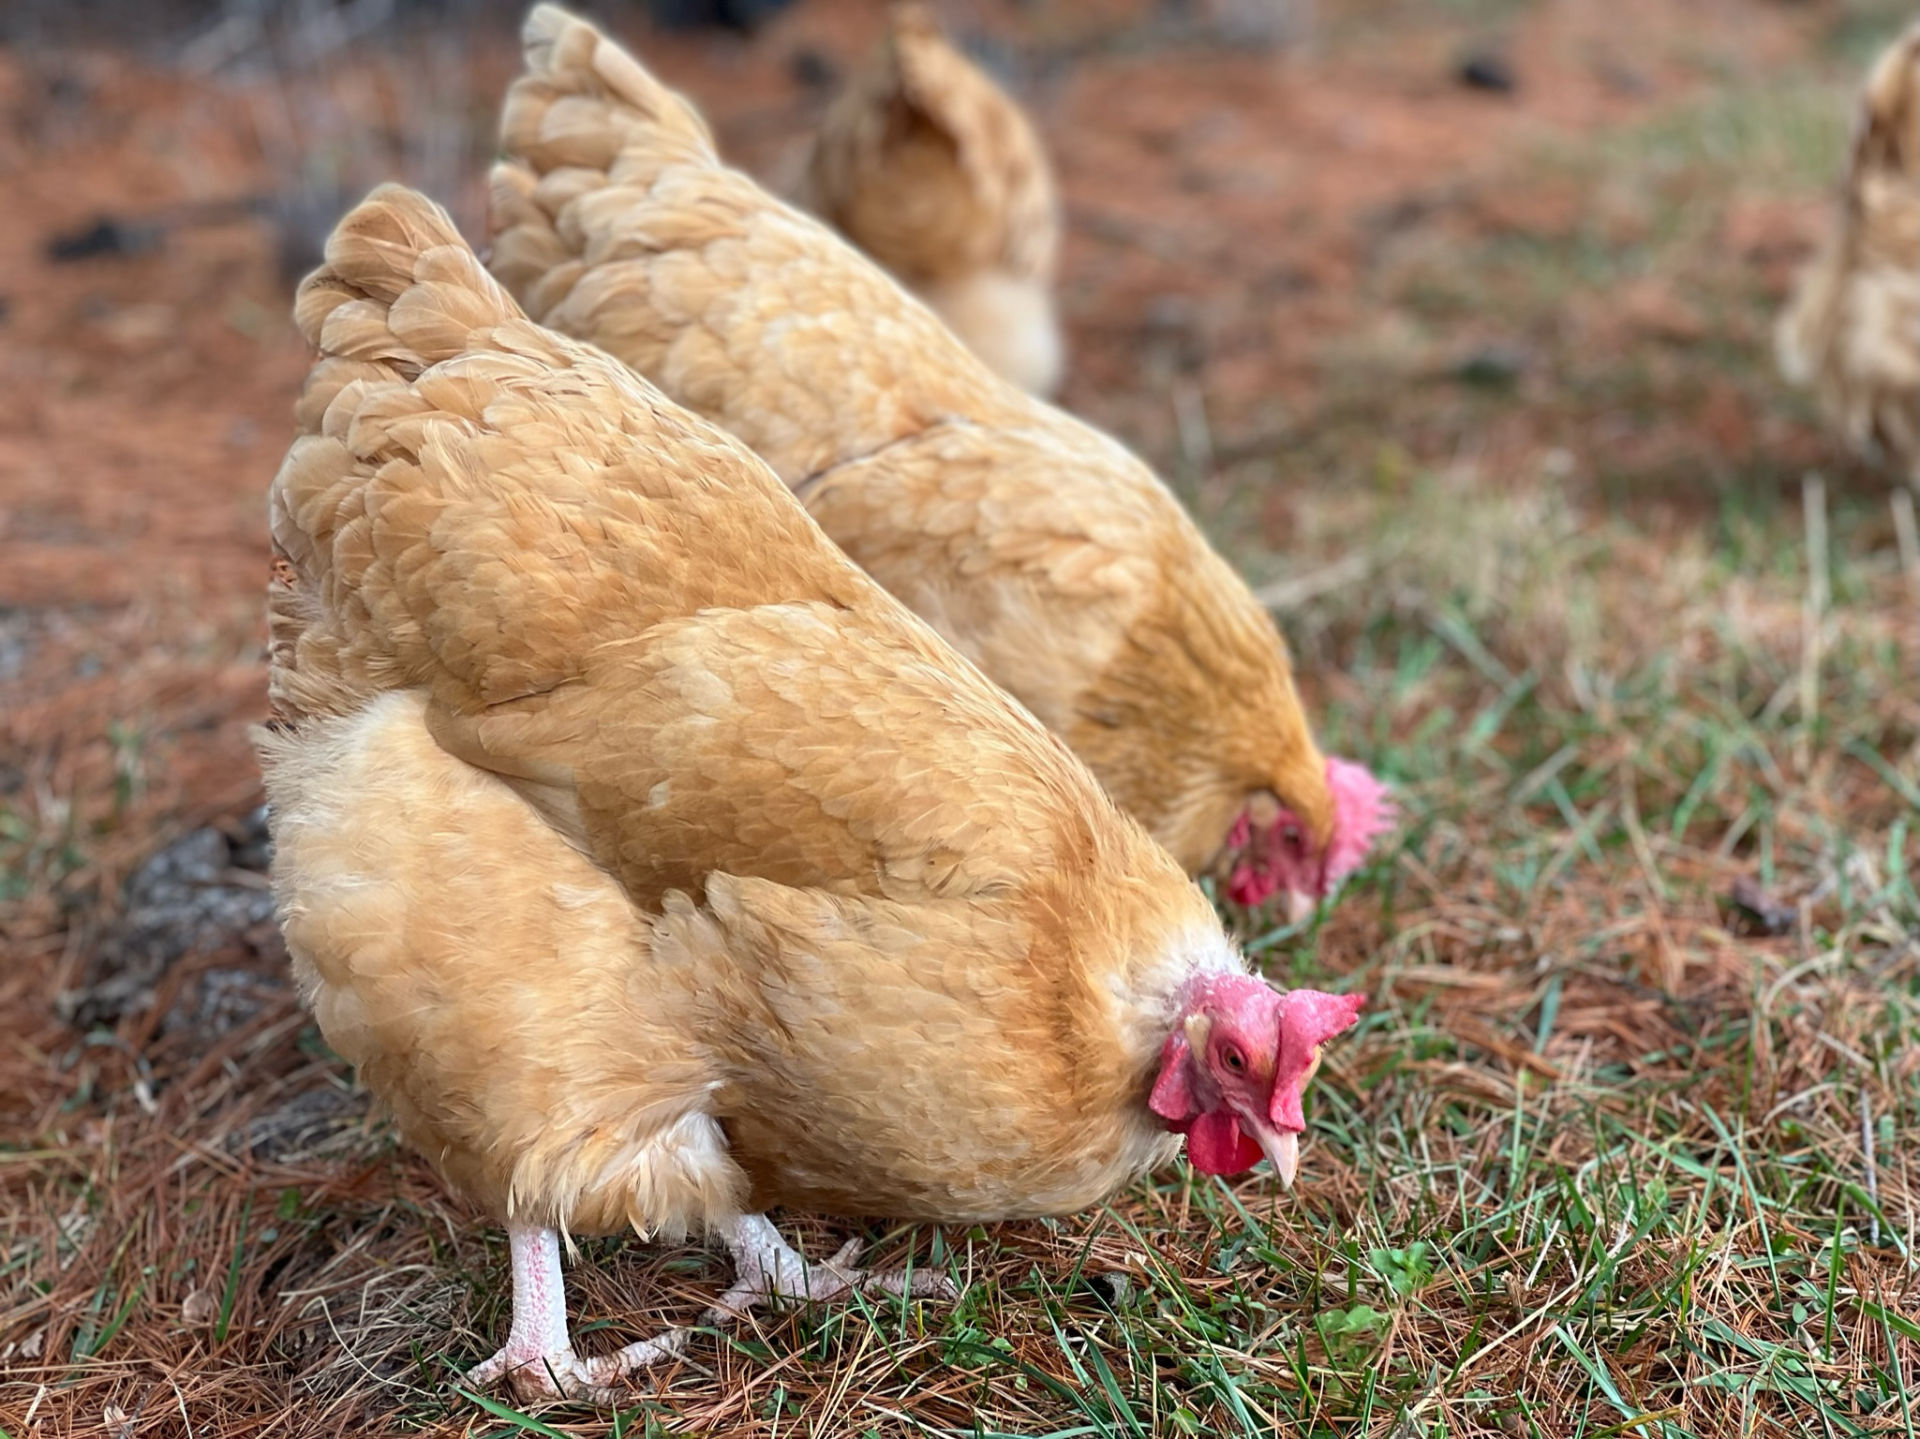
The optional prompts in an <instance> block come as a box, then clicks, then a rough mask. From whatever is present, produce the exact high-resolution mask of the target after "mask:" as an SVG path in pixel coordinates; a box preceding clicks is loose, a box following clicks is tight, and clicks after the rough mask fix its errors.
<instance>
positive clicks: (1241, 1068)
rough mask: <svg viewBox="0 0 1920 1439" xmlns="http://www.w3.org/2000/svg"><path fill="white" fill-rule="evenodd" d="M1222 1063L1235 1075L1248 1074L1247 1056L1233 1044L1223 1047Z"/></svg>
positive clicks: (1221, 1053) (1221, 1050)
mask: <svg viewBox="0 0 1920 1439" xmlns="http://www.w3.org/2000/svg"><path fill="white" fill-rule="evenodd" d="M1220 1062H1221V1063H1222V1064H1224V1065H1226V1067H1227V1068H1228V1070H1230V1071H1231V1072H1232V1073H1234V1074H1245V1073H1246V1072H1247V1057H1246V1055H1244V1054H1242V1053H1241V1052H1240V1051H1239V1050H1237V1049H1235V1048H1234V1047H1233V1046H1232V1045H1231V1044H1228V1045H1223V1046H1222V1047H1221V1049H1220Z"/></svg>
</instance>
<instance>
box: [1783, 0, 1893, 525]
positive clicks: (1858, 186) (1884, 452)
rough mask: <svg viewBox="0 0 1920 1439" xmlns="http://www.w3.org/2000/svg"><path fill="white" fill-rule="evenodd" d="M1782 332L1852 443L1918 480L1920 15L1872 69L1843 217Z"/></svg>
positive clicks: (1797, 366) (1788, 356) (1790, 364)
mask: <svg viewBox="0 0 1920 1439" xmlns="http://www.w3.org/2000/svg"><path fill="white" fill-rule="evenodd" d="M1777 340H1778V347H1779V354H1780V366H1781V369H1782V370H1784V371H1785V372H1786V375H1787V378H1788V379H1790V380H1792V381H1794V382H1795V383H1796V384H1802V385H1811V386H1812V387H1813V389H1814V392H1815V394H1817V395H1818V396H1819V399H1820V407H1821V409H1822V410H1823V411H1825V413H1826V415H1827V418H1828V419H1829V420H1830V421H1832V422H1833V423H1834V424H1835V425H1837V426H1838V427H1839V428H1840V429H1841V431H1842V432H1843V433H1844V434H1845V435H1846V438H1847V443H1848V444H1850V445H1851V446H1852V447H1853V448H1854V450H1855V451H1856V452H1858V453H1859V454H1860V455H1861V456H1862V457H1864V458H1866V459H1868V460H1870V461H1872V462H1874V463H1877V464H1882V465H1885V466H1886V467H1887V468H1888V469H1889V470H1891V471H1893V472H1894V473H1896V474H1899V475H1902V476H1904V477H1905V478H1906V481H1907V483H1908V484H1910V485H1913V486H1914V487H1915V488H1920V22H1916V23H1914V24H1913V25H1911V26H1909V27H1908V29H1907V31H1906V33H1904V34H1903V35H1901V36H1900V38H1899V39H1897V40H1896V41H1894V43H1893V44H1892V45H1891V46H1890V47H1889V48H1888V49H1887V51H1886V52H1885V53H1884V54H1883V55H1881V57H1880V59H1879V61H1878V62H1877V63H1876V64H1875V65H1874V67H1873V72H1872V74H1871V75H1869V76H1868V78H1867V84H1866V90H1865V93H1864V94H1863V95H1862V97H1861V102H1860V114H1859V118H1858V119H1857V120H1856V121H1855V123H1854V137H1853V155H1852V160H1851V163H1850V164H1849V166H1848V169H1847V176H1846V181H1845V185H1844V188H1843V190H1842V192H1841V196H1840V205H1839V215H1838V216H1837V219H1836V223H1835V224H1834V226H1833V228H1832V230H1831V232H1830V233H1829V235H1828V237H1827V240H1826V243H1825V244H1824V245H1823V246H1822V247H1821V250H1820V252H1819V254H1818V255H1816V256H1815V257H1814V260H1813V262H1812V263H1811V264H1810V265H1809V266H1808V267H1807V270H1806V273H1805V274H1804V275H1802V276H1801V279H1800V285H1799V289H1798V291H1797V292H1796V293H1795V295H1794V298H1793V301H1792V303H1791V304H1790V305H1789V306H1788V308H1787V311H1786V313H1785V314H1784V315H1782V316H1781V319H1780V328H1779V333H1778V336H1777Z"/></svg>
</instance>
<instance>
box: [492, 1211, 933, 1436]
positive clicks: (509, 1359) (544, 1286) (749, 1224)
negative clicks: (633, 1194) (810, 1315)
mask: <svg viewBox="0 0 1920 1439" xmlns="http://www.w3.org/2000/svg"><path fill="white" fill-rule="evenodd" d="M721 1238H722V1240H724V1241H725V1243H726V1246H727V1248H728V1250H729V1251H730V1252H731V1253H732V1255H733V1262H734V1272H735V1278H734V1283H733V1287H732V1288H730V1289H728V1290H727V1292H726V1293H725V1294H723V1295H721V1296H720V1302H719V1303H718V1304H716V1305H714V1307H713V1308H711V1309H709V1310H708V1311H707V1312H706V1315H705V1316H704V1317H705V1321H706V1323H707V1324H710V1325H714V1326H717V1327H724V1326H726V1325H728V1324H731V1323H733V1321H734V1320H736V1319H738V1318H740V1317H742V1316H743V1315H745V1314H746V1312H747V1311H748V1310H750V1309H754V1308H758V1307H760V1306H762V1305H765V1304H771V1303H774V1302H777V1301H779V1300H783V1299H785V1300H794V1301H798V1302H801V1303H814V1302H818V1301H821V1300H826V1299H838V1298H841V1297H842V1296H844V1295H847V1294H852V1293H854V1292H855V1291H858V1292H860V1293H863V1294H892V1295H896V1296H902V1297H909V1298H916V1299H945V1300H951V1299H955V1298H957V1297H958V1296H959V1291H958V1290H957V1289H956V1288H955V1287H954V1285H953V1282H952V1281H951V1280H950V1279H948V1278H947V1277H946V1276H945V1275H944V1274H940V1273H937V1272H935V1271H933V1270H920V1271H918V1272H915V1273H911V1274H909V1273H908V1272H907V1271H905V1270H887V1271H882V1272H878V1273H870V1272H868V1271H865V1270H861V1269H856V1268H854V1267H852V1265H851V1262H850V1261H851V1260H852V1258H853V1256H854V1255H855V1254H856V1253H858V1252H859V1249H860V1241H859V1240H858V1239H850V1240H848V1241H847V1243H846V1244H844V1245H843V1246H841V1249H840V1252H839V1253H838V1254H836V1255H834V1257H833V1258H832V1259H829V1260H827V1261H826V1262H825V1263H823V1264H810V1263H808V1261H807V1259H806V1257H805V1256H804V1255H802V1254H801V1253H800V1251H799V1250H797V1249H795V1248H793V1246H792V1245H790V1244H788V1243H787V1242H786V1241H785V1240H784V1239H782V1238H781V1237H780V1232H779V1230H777V1229H775V1228H774V1227H773V1225H772V1223H771V1222H770V1221H769V1220H768V1219H767V1218H766V1216H765V1215H761V1214H746V1215H742V1216H741V1217H740V1218H738V1219H736V1220H734V1221H733V1222H732V1223H731V1224H729V1225H728V1226H727V1227H726V1228H725V1229H724V1230H722V1231H721ZM507 1245H508V1249H509V1252H510V1255H511V1259H512V1265H513V1327H512V1328H511V1329H510V1330H509V1331H508V1333H507V1342H506V1343H505V1344H504V1345H502V1346H501V1347H500V1350H499V1352H498V1353H496V1354H495V1355H494V1356H493V1357H492V1358H491V1359H488V1360H487V1361H486V1362H484V1363H482V1364H477V1365H475V1366H474V1367H473V1368H472V1369H469V1370H468V1371H467V1373H466V1376H465V1381H466V1383H467V1384H469V1385H471V1386H473V1387H474V1388H480V1387H482V1386H484V1385H488V1384H492V1383H494V1382H496V1381H497V1380H499V1379H502V1378H505V1379H506V1381H507V1383H508V1385H509V1386H510V1387H511V1388H512V1389H513V1391H514V1393H515V1394H516V1395H518V1396H519V1397H520V1398H521V1399H522V1400H532V1399H541V1398H546V1399H558V1398H568V1399H581V1400H586V1401H589V1402H592V1403H596V1404H610V1403H613V1402H615V1401H616V1400H617V1399H618V1398H619V1387H618V1382H619V1381H620V1380H621V1379H624V1378H625V1377H626V1376H627V1375H629V1374H631V1373H632V1372H633V1371H635V1370H636V1369H644V1368H646V1367H647V1366H648V1365H651V1364H657V1363H659V1362H660V1361H661V1360H663V1359H672V1358H674V1357H676V1356H677V1355H679V1354H680V1353H681V1352H682V1351H684V1350H685V1349H686V1347H687V1341H688V1340H689V1339H691V1338H692V1337H693V1336H694V1334H695V1333H696V1332H698V1331H696V1330H694V1329H690V1328H680V1329H669V1330H667V1331H666V1332H665V1333H664V1334H659V1335H656V1336H655V1337H654V1338H652V1339H643V1340H641V1341H639V1342H638V1343H635V1344H629V1345H627V1346H626V1347H625V1348H624V1349H620V1350H617V1351H615V1352H614V1353H612V1354H609V1355H605V1356H603V1357H600V1358H594V1359H582V1358H581V1357H580V1356H579V1355H577V1354H575V1353H574V1351H573V1340H572V1337H571V1336H570V1335H569V1334H568V1332H567V1299H566V1288H565V1285H564V1282H563V1280H562V1279H561V1275H560V1236H559V1234H558V1233H557V1232H556V1231H554V1230H552V1229H544V1228H541V1227H539V1226H537V1225H512V1224H510V1225H508V1226H507Z"/></svg>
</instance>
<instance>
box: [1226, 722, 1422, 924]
mask: <svg viewBox="0 0 1920 1439" xmlns="http://www.w3.org/2000/svg"><path fill="white" fill-rule="evenodd" d="M1327 789H1328V792H1329V793H1330V794H1331V795H1332V798H1333V829H1332V833H1331V834H1330V835H1329V836H1328V837H1327V839H1326V841H1325V843H1316V842H1315V840H1314V837H1313V835H1312V833H1311V832H1310V831H1309V830H1308V828H1307V826H1306V825H1305V824H1304V823H1302V822H1301V820H1300V818H1299V816H1298V815H1296V814H1295V813H1294V812H1293V811H1292V810H1290V809H1288V808H1287V807H1286V805H1285V804H1284V803H1282V802H1281V801H1280V799H1278V798H1277V797H1276V796H1275V795H1273V794H1272V793H1271V792H1269V791H1265V790H1262V791H1259V792H1258V793H1256V794H1254V795H1253V796H1251V797H1250V798H1249V799H1248V801H1247V807H1246V808H1245V809H1243V810H1241V811H1240V815H1239V818H1238V819H1236V820H1235V821H1234V824H1233V829H1232V831H1231V832H1230V833H1229V834H1228V836H1227V854H1228V861H1227V898H1229V899H1231V900H1232V901H1233V902H1234V903H1235V904H1238V905H1244V906H1246V907H1247V908H1249V909H1251V908H1252V907H1253V906H1255V905H1259V904H1264V903H1266V902H1267V900H1269V899H1271V898H1272V897H1273V896H1274V895H1275V894H1283V895H1284V896H1285V897H1286V906H1287V917H1288V918H1289V919H1291V920H1293V921H1295V922H1296V923H1297V922H1298V921H1300V920H1302V919H1305V918H1306V917H1307V916H1308V915H1309V914H1311V913H1313V909H1314V906H1315V905H1317V904H1319V902H1320V901H1321V900H1322V899H1324V898H1326V896H1327V895H1328V894H1330V893H1332V892H1333V889H1334V887H1335V886H1336V885H1338V884H1339V883H1340V881H1341V880H1343V879H1345V878H1346V877H1347V876H1348V875H1349V874H1351V873H1352V872H1353V871H1354V870H1355V869H1357V868H1358V867H1359V865H1360V861H1361V860H1363V859H1365V858H1366V854H1367V850H1368V849H1369V848H1371V847H1372V845H1373V842H1374V840H1375V839H1377V838H1379V836H1380V835H1381V834H1382V833H1384V832H1385V831H1386V829H1387V828H1388V826H1390V825H1391V824H1392V823H1393V815H1394V808H1393V802H1392V801H1391V800H1390V799H1388V798H1387V787H1386V786H1385V785H1384V784H1382V783H1381V782H1380V781H1379V780H1377V779H1375V778H1374V777H1373V775H1372V773H1371V772H1370V771H1368V770H1367V769H1366V768H1364V767H1363V766H1361V765H1357V764H1354V763H1353V762H1352V761H1351V760H1344V759H1329V760H1328V761H1327Z"/></svg>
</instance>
